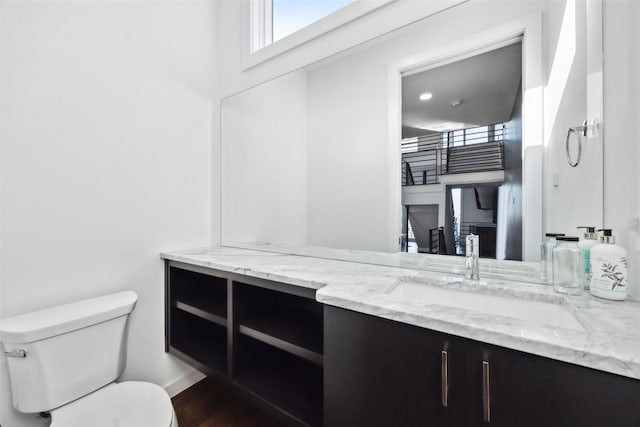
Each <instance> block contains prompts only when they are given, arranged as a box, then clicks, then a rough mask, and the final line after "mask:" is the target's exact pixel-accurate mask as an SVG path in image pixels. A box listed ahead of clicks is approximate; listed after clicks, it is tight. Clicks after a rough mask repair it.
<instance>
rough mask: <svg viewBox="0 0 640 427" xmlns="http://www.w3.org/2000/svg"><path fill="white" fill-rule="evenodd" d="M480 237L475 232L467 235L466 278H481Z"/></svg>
mask: <svg viewBox="0 0 640 427" xmlns="http://www.w3.org/2000/svg"><path fill="white" fill-rule="evenodd" d="M479 254H480V237H479V236H477V235H475V234H469V235H468V236H467V250H466V256H467V260H466V263H465V274H464V277H465V279H470V280H480V262H479V260H480V258H479Z"/></svg>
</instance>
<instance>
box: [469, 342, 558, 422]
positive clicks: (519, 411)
mask: <svg viewBox="0 0 640 427" xmlns="http://www.w3.org/2000/svg"><path fill="white" fill-rule="evenodd" d="M466 356H467V396H466V397H467V423H466V424H467V425H468V426H486V425H490V426H497V427H499V426H504V427H514V426H518V427H528V426H530V427H540V426H545V427H548V426H551V425H553V414H550V412H549V408H550V407H551V406H552V405H553V403H554V402H553V395H552V394H551V393H550V392H551V391H552V390H553V378H552V372H551V370H550V369H549V363H547V359H543V358H541V357H537V356H533V355H530V354H527V353H521V352H517V351H512V350H507V349H504V348H500V347H495V346H492V345H488V344H483V343H477V342H475V341H467V343H466Z"/></svg>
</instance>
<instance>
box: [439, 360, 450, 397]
mask: <svg viewBox="0 0 640 427" xmlns="http://www.w3.org/2000/svg"><path fill="white" fill-rule="evenodd" d="M441 362H442V363H441V366H440V367H441V374H442V375H441V377H442V385H441V394H442V407H443V408H446V407H447V405H448V400H449V362H448V359H447V352H446V351H445V350H442V358H441Z"/></svg>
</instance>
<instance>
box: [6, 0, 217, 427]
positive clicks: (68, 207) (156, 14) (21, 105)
mask: <svg viewBox="0 0 640 427" xmlns="http://www.w3.org/2000/svg"><path fill="white" fill-rule="evenodd" d="M0 7H1V22H0V28H1V33H0V37H1V43H2V45H1V49H2V52H1V57H0V59H1V69H0V71H1V73H2V78H1V84H2V87H1V89H2V104H1V108H2V109H1V116H0V119H1V134H0V136H1V142H2V146H1V149H2V157H1V164H0V166H1V183H2V188H1V199H0V200H1V206H2V211H1V213H2V217H1V223H0V227H1V228H0V231H1V238H0V241H1V242H2V252H1V258H0V266H1V274H0V291H1V296H0V317H8V316H12V315H16V314H19V313H24V312H29V311H33V310H38V309H42V308H45V307H48V306H52V305H57V304H63V303H68V302H72V301H76V300H80V299H83V298H89V297H94V296H98V295H103V294H108V293H111V292H117V291H121V290H125V289H132V290H135V291H136V292H137V293H138V295H139V301H138V304H137V305H136V308H135V311H134V313H133V315H132V317H131V322H130V334H129V344H128V358H127V367H126V369H125V371H124V374H123V378H124V379H140V380H149V381H153V382H156V383H158V384H160V385H163V386H166V385H171V384H172V383H173V382H174V381H175V380H179V379H181V378H183V377H184V376H185V375H191V373H192V372H193V371H192V370H191V368H188V367H187V366H186V365H184V364H183V363H181V362H179V361H177V360H176V359H174V358H173V357H171V356H169V355H167V354H165V353H164V349H163V333H164V332H163V329H164V327H163V296H164V295H163V265H162V262H161V260H160V258H159V256H158V253H159V252H160V251H161V250H172V249H178V248H183V247H194V246H199V245H206V244H208V243H209V242H210V236H213V239H214V240H215V238H216V230H217V228H216V229H214V230H211V217H212V215H213V214H212V211H211V207H210V205H211V204H216V203H217V199H218V198H217V197H215V196H214V197H213V200H214V202H211V199H212V173H211V163H212V155H213V154H212V153H216V150H214V149H213V148H212V147H214V145H215V144H217V138H215V137H214V136H213V135H215V133H214V132H215V129H216V128H217V124H216V123H215V122H214V121H213V118H214V114H215V111H216V108H215V107H214V105H215V100H216V99H217V94H216V6H215V3H214V2H207V1H182V2H170V1H168V2H161V1H146V2H109V1H106V2H77V1H49V2H26V1H11V0H9V1H3V2H2V3H1V6H0ZM6 369H7V366H6V360H5V358H1V360H0V390H2V391H1V392H0V396H1V398H0V424H2V425H3V426H7V427H23V426H25V427H26V426H41V425H42V423H41V422H39V421H37V420H35V418H34V416H24V415H21V414H17V413H15V412H14V411H13V410H12V408H11V404H10V394H9V393H8V390H9V389H8V380H7V371H6ZM187 379H191V380H193V377H190V378H187ZM173 385H174V389H175V387H179V386H180V384H173ZM184 385H187V384H184Z"/></svg>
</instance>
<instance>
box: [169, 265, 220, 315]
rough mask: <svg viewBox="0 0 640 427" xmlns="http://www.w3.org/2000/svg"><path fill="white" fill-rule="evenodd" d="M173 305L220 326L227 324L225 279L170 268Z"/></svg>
mask: <svg viewBox="0 0 640 427" xmlns="http://www.w3.org/2000/svg"><path fill="white" fill-rule="evenodd" d="M169 274H170V281H171V296H170V298H171V301H172V304H173V306H174V307H176V308H178V309H180V310H183V311H187V312H189V313H191V314H193V315H194V316H198V317H202V318H204V319H206V320H208V321H210V322H214V323H217V324H219V325H221V326H226V325H227V279H225V278H222V277H216V276H209V275H206V274H201V273H197V272H194V271H189V270H183V269H179V268H175V267H171V268H170V272H169Z"/></svg>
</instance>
